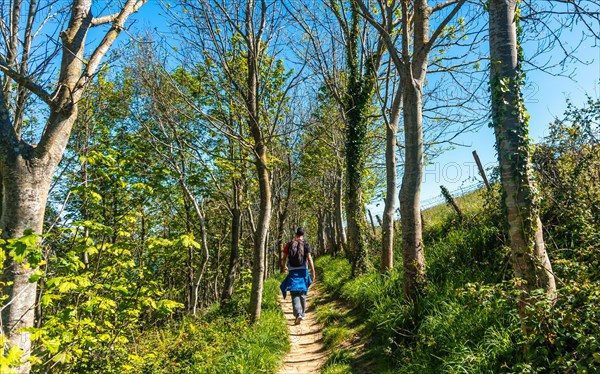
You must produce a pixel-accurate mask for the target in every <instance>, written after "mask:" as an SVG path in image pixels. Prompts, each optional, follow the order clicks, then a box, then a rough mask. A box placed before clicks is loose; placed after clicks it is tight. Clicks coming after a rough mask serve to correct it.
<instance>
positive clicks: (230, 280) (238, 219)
mask: <svg viewBox="0 0 600 374" xmlns="http://www.w3.org/2000/svg"><path fill="white" fill-rule="evenodd" d="M234 195H235V193H234ZM234 200H235V197H234ZM234 204H235V206H234V208H233V210H232V218H231V254H230V255H229V267H228V271H227V275H226V276H225V284H224V285H223V293H222V294H221V301H226V300H229V299H231V296H232V295H233V285H234V283H235V276H236V274H237V271H238V268H239V262H240V233H241V228H242V212H241V210H240V208H239V204H238V203H237V201H236V202H234Z"/></svg>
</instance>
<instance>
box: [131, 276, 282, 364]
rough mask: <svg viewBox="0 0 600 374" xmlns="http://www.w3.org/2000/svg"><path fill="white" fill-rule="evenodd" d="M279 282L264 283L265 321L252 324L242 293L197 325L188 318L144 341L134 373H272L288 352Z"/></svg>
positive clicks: (263, 319)
mask: <svg viewBox="0 0 600 374" xmlns="http://www.w3.org/2000/svg"><path fill="white" fill-rule="evenodd" d="M279 282H280V280H278V279H269V280H267V281H266V282H265V289H264V293H263V305H262V313H261V318H260V321H259V323H258V324H256V325H252V324H251V323H250V322H249V319H248V315H247V314H246V313H245V311H244V307H243V306H245V305H247V301H248V300H247V297H248V293H247V292H245V290H244V289H242V290H240V291H241V292H239V294H238V295H237V296H235V297H234V299H233V300H232V301H231V303H229V304H228V305H225V306H215V307H214V308H212V309H211V310H209V311H207V312H206V313H205V314H204V315H203V316H202V317H201V318H199V319H198V320H194V319H191V318H189V319H185V320H183V321H179V322H177V323H173V324H172V325H170V326H167V327H163V328H160V329H156V330H154V331H151V332H148V333H146V334H145V335H144V336H142V337H141V339H142V341H141V342H140V343H138V345H137V347H136V349H137V350H138V355H140V356H142V357H143V359H142V360H140V362H136V363H133V365H132V372H135V373H149V374H150V373H153V374H154V373H156V374H160V373H165V374H166V373H169V374H172V373H181V374H183V373H186V374H187V373H189V374H192V373H194V374H195V373H248V374H250V373H273V372H276V369H277V367H279V366H280V364H281V362H282V359H283V357H284V355H285V354H286V352H287V351H288V349H289V341H288V338H287V325H286V322H285V318H284V316H283V314H282V312H281V309H280V308H279V305H278V303H277V294H278V293H279V292H280V291H279Z"/></svg>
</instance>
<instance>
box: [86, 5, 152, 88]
mask: <svg viewBox="0 0 600 374" xmlns="http://www.w3.org/2000/svg"><path fill="white" fill-rule="evenodd" d="M147 1H148V0H138V1H136V0H127V3H125V5H124V6H123V9H122V10H121V12H120V13H119V15H118V16H117V17H115V20H114V21H113V25H112V27H111V28H110V30H108V32H107V33H106V35H105V36H104V39H102V42H100V45H98V47H97V48H96V50H95V51H94V52H93V53H92V55H91V57H90V59H89V62H88V64H87V66H86V68H85V70H84V72H83V75H82V78H83V80H81V81H80V83H79V86H80V87H84V86H85V85H87V84H88V83H89V80H90V79H91V77H92V76H93V75H94V74H95V73H96V70H97V69H98V65H100V61H102V59H103V58H104V55H106V52H108V50H109V48H110V47H111V46H112V44H113V43H114V41H115V39H116V38H117V36H119V34H120V33H121V31H123V28H124V26H125V21H127V18H129V16H130V15H131V14H133V13H135V12H137V11H138V10H139V9H140V7H141V6H142V5H144V4H145V3H146V2H147Z"/></svg>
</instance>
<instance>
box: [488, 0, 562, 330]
mask: <svg viewBox="0 0 600 374" xmlns="http://www.w3.org/2000/svg"><path fill="white" fill-rule="evenodd" d="M516 6H517V1H516V0H502V1H500V0H492V1H490V6H489V13H490V27H489V29H490V54H491V91H492V120H493V124H494V132H495V135H496V145H497V149H498V160H499V163H500V169H501V173H500V176H501V179H502V187H503V189H504V206H505V211H506V217H507V220H508V237H509V241H510V248H511V258H512V264H513V268H514V272H515V277H516V278H517V280H518V284H519V286H520V287H521V289H522V290H523V295H522V298H523V299H522V300H521V303H520V311H521V315H522V316H524V313H525V311H524V308H525V302H526V299H527V298H528V297H529V295H530V292H531V291H532V290H535V289H540V288H541V289H543V290H544V291H545V292H546V293H547V294H548V295H549V296H550V297H554V296H555V292H556V285H555V280H554V275H553V273H552V266H551V264H550V260H549V258H548V254H547V252H546V249H545V246H544V239H543V234H542V224H541V221H540V219H539V214H538V210H537V206H536V203H535V192H534V191H535V186H534V184H533V181H532V175H531V167H530V159H529V158H530V153H529V152H530V149H529V140H528V136H527V126H528V123H527V118H526V117H527V114H526V113H525V107H524V104H523V98H522V96H521V85H522V84H523V72H522V69H521V61H520V59H521V58H522V57H521V56H520V55H519V51H518V48H519V47H518V36H517V19H516V18H517V14H516ZM525 332H526V331H525Z"/></svg>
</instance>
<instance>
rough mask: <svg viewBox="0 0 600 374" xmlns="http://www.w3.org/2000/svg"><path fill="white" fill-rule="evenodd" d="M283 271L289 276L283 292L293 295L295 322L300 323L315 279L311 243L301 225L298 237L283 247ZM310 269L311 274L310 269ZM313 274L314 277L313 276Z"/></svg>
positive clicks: (297, 232) (282, 284)
mask: <svg viewBox="0 0 600 374" xmlns="http://www.w3.org/2000/svg"><path fill="white" fill-rule="evenodd" d="M282 262H283V271H284V272H287V273H288V275H287V277H286V278H285V279H284V280H283V282H282V283H281V286H280V288H281V292H282V293H283V298H284V299H285V296H286V293H287V291H290V293H291V295H292V305H293V309H294V317H295V318H296V319H295V321H294V323H295V324H296V325H297V324H299V323H300V322H301V321H302V320H303V319H304V317H305V313H306V295H307V293H308V288H309V287H310V285H311V283H312V282H313V279H316V278H315V266H314V264H313V260H312V256H311V250H310V245H308V242H307V241H306V240H304V229H303V228H301V227H299V228H298V230H297V231H296V238H295V239H294V240H291V241H290V242H288V243H287V244H286V246H285V248H284V249H283V261H282ZM309 269H310V274H309V273H308V270H309ZM311 276H312V278H311Z"/></svg>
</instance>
